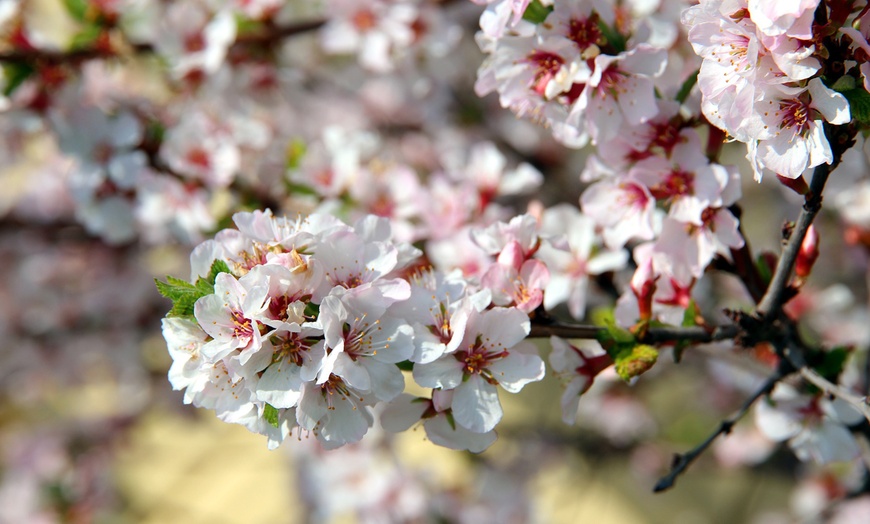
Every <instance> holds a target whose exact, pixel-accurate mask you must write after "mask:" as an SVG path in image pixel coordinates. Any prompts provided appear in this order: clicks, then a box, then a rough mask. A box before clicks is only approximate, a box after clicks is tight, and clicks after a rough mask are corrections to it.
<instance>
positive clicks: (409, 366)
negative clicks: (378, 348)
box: [396, 360, 414, 371]
mask: <svg viewBox="0 0 870 524" xmlns="http://www.w3.org/2000/svg"><path fill="white" fill-rule="evenodd" d="M396 367H397V368H399V369H401V370H402V371H412V370H413V369H414V363H413V362H411V361H410V360H403V361H402V362H396Z"/></svg>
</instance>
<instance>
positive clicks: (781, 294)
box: [755, 164, 834, 318]
mask: <svg viewBox="0 0 870 524" xmlns="http://www.w3.org/2000/svg"><path fill="white" fill-rule="evenodd" d="M833 167H834V166H831V165H828V164H822V165H820V166H818V167H816V169H815V170H814V171H813V180H812V182H810V191H809V192H808V193H807V195H806V197H805V200H804V206H803V208H802V209H801V213H800V215H798V219H797V222H795V226H794V230H793V231H792V232H791V235H789V237H788V241H787V242H786V245H785V247H784V248H783V250H782V255H781V256H780V257H779V261H778V262H777V264H776V269H775V270H774V272H773V276H772V277H771V280H770V285H769V286H768V287H767V291H766V292H765V293H764V296H763V297H761V301H760V302H759V303H758V307H757V308H756V310H755V311H756V313H757V314H758V316H760V317H762V318H763V317H776V316H778V315H779V313H780V309H781V308H782V305H783V304H784V303H785V301H786V296H787V293H786V289H787V286H788V283H789V281H790V280H791V276H792V273H793V272H794V266H795V263H796V262H797V257H798V253H799V252H800V248H801V244H802V243H803V241H804V238H805V237H806V235H807V231H808V230H809V228H810V226H811V225H812V224H813V220H814V219H815V218H816V215H817V214H818V213H819V210H820V209H821V208H822V191H823V190H824V188H825V184H826V183H827V181H828V175H830V173H831V170H832V169H833Z"/></svg>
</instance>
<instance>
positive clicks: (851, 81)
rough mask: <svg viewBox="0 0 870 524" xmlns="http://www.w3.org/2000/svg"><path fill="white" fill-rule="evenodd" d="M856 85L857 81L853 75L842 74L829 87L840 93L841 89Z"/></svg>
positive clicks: (849, 88) (852, 87)
mask: <svg viewBox="0 0 870 524" xmlns="http://www.w3.org/2000/svg"><path fill="white" fill-rule="evenodd" d="M857 86H858V81H857V80H855V77H854V76H849V75H843V76H841V77H840V78H838V79H837V81H836V82H834V85H832V86H831V89H833V90H834V91H837V92H839V93H842V92H843V91H849V90H852V89H855V88H856V87H857Z"/></svg>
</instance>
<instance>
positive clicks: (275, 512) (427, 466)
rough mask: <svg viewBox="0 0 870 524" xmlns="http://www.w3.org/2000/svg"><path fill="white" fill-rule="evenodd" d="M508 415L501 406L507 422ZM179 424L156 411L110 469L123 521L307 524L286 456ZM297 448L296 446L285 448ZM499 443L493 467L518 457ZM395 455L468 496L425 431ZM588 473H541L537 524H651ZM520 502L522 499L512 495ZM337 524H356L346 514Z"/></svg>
mask: <svg viewBox="0 0 870 524" xmlns="http://www.w3.org/2000/svg"><path fill="white" fill-rule="evenodd" d="M514 411H515V410H513V409H510V406H508V415H509V418H510V417H511V416H514V413H513V412H514ZM198 415H199V416H195V417H182V416H181V415H178V414H176V413H173V412H168V411H159V410H153V411H151V412H150V413H149V414H148V415H146V416H144V417H142V418H141V420H140V421H139V422H138V423H137V425H136V426H135V428H134V429H133V431H132V434H131V438H130V440H129V445H128V446H127V447H126V448H125V449H124V451H122V452H121V454H120V456H119V457H118V461H117V475H118V481H119V485H120V486H119V487H120V489H121V491H122V493H123V494H124V496H125V498H126V499H127V504H128V507H129V510H128V511H129V514H128V515H126V519H125V520H129V521H132V522H141V523H149V524H151V523H153V524H158V523H160V524H162V523H175V522H178V523H190V524H198V523H202V524H206V523H208V524H219V523H237V522H238V523H250V524H258V523H263V524H266V523H269V524H272V523H286V524H292V523H297V522H305V520H304V518H303V514H302V512H301V511H300V508H303V507H304V506H303V501H302V500H300V498H299V496H298V493H299V490H298V489H297V487H296V486H295V484H296V479H295V475H294V472H293V471H292V458H290V457H289V454H288V453H286V452H285V450H284V449H283V448H282V449H279V450H276V451H269V450H268V449H267V448H266V440H265V438H264V437H262V436H260V435H255V434H252V433H249V432H248V431H247V430H246V429H244V428H242V427H241V426H237V425H232V424H225V423H222V422H220V421H218V420H217V419H215V418H214V417H213V416H212V413H211V412H208V411H204V410H203V411H202V412H201V413H200V414H198ZM294 444H297V443H296V442H295V440H294V439H290V440H289V441H288V442H285V444H284V447H287V446H293V445H294ZM512 446H513V444H512V443H511V442H508V441H505V440H501V441H499V442H497V443H496V444H495V445H494V446H493V447H492V448H491V449H490V450H488V451H487V452H485V453H484V455H483V456H484V457H487V458H490V459H492V460H494V461H498V460H499V459H500V457H505V456H510V455H511V454H512V453H515V452H516V450H513V449H511V447H512ZM395 449H396V452H397V454H398V456H399V459H400V460H401V462H403V463H404V465H405V466H406V467H408V468H412V469H417V470H422V471H425V472H426V474H427V477H428V478H430V480H434V481H435V483H437V484H438V485H439V486H441V487H443V488H445V489H454V490H455V489H459V490H462V489H463V488H472V486H468V485H467V484H468V482H470V479H473V478H474V471H473V468H474V464H473V463H472V462H471V461H469V460H468V456H467V454H464V453H461V452H457V451H452V450H449V449H445V448H441V447H438V446H435V445H433V444H432V443H430V442H429V441H427V440H425V434H424V433H423V431H422V429H420V428H418V429H416V430H411V431H408V432H406V433H404V434H401V435H399V436H398V437H397V439H396V446H395ZM588 473H589V466H588V465H586V464H584V462H583V461H582V460H581V459H580V458H578V457H577V456H568V457H565V460H562V461H560V463H559V465H558V466H556V467H546V468H542V469H540V470H539V471H538V472H537V473H536V474H534V476H533V477H532V478H530V479H528V480H529V485H528V493H529V494H531V496H532V504H533V507H534V508H535V513H536V516H537V521H538V522H552V523H555V524H559V523H565V524H568V523H576V522H595V523H597V524H635V523H643V522H648V521H647V520H645V519H644V518H643V516H642V515H641V514H639V513H638V512H637V511H636V510H635V509H633V505H632V504H631V503H630V501H628V500H627V499H626V498H625V496H624V495H622V494H620V492H619V491H618V490H616V489H615V488H613V487H612V486H608V485H607V484H605V483H603V482H601V481H599V480H590V475H589V474H588ZM515 495H516V496H522V495H521V494H515ZM332 522H334V523H352V522H356V520H355V519H354V518H353V516H352V515H348V514H343V515H338V516H336V517H335V518H334V519H333V520H332Z"/></svg>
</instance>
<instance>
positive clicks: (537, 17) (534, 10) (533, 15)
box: [523, 0, 553, 24]
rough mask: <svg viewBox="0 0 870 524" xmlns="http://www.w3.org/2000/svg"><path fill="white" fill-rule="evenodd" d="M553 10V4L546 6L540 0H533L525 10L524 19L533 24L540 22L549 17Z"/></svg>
mask: <svg viewBox="0 0 870 524" xmlns="http://www.w3.org/2000/svg"><path fill="white" fill-rule="evenodd" d="M552 11H553V6H544V4H542V3H541V2H540V0H532V1H531V2H529V5H528V7H526V10H525V11H524V12H523V20H525V21H527V22H531V23H533V24H540V23H542V22H543V21H544V20H546V19H547V16H548V15H549V14H550V13H551V12H552Z"/></svg>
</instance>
